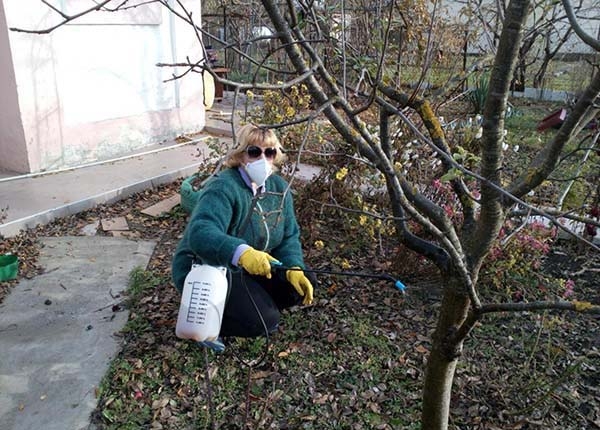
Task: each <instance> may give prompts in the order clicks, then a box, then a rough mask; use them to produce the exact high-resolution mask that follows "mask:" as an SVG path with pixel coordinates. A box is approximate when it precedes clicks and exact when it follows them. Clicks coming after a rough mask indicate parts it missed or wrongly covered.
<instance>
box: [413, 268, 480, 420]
mask: <svg viewBox="0 0 600 430" xmlns="http://www.w3.org/2000/svg"><path fill="white" fill-rule="evenodd" d="M458 284H459V281H458V280H456V279H452V278H450V279H448V282H447V283H446V284H445V285H446V286H445V288H444V297H443V299H442V306H441V307H440V315H439V318H438V324H437V327H436V330H435V333H434V334H433V342H432V348H431V353H430V355H429V359H428V360H427V370H426V373H425V383H424V387H423V410H422V417H421V428H422V429H427V430H446V429H447V428H448V416H449V414H450V398H451V394H452V382H453V380H454V372H455V370H456V364H457V362H458V356H459V355H460V353H461V351H462V343H463V339H458V340H455V338H454V335H455V334H456V331H457V329H458V327H459V326H460V325H461V324H462V323H463V322H464V320H465V319H466V317H467V313H468V311H469V306H470V300H469V297H468V295H467V294H466V292H465V293H461V292H460V290H461V289H460V286H459V285H458Z"/></svg>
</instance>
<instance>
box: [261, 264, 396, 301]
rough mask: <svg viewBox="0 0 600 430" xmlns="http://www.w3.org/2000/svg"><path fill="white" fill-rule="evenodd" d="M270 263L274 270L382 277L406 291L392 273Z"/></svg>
mask: <svg viewBox="0 0 600 430" xmlns="http://www.w3.org/2000/svg"><path fill="white" fill-rule="evenodd" d="M271 265H272V266H273V269H274V270H300V271H302V272H308V273H322V274H327V275H339V276H355V277H358V278H373V279H382V280H386V281H391V282H393V283H394V287H395V288H396V289H397V290H398V291H400V292H401V293H402V294H404V293H405V292H406V285H404V284H403V283H402V282H401V281H400V280H399V279H396V278H394V277H393V276H392V275H389V274H387V273H381V274H378V273H361V272H340V271H336V270H326V269H300V268H299V267H286V266H283V265H282V264H281V263H280V262H279V261H272V262H271Z"/></svg>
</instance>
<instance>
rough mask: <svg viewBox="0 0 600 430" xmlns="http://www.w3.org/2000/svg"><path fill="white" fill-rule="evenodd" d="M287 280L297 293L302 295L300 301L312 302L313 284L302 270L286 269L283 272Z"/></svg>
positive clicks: (306, 303)
mask: <svg viewBox="0 0 600 430" xmlns="http://www.w3.org/2000/svg"><path fill="white" fill-rule="evenodd" d="M285 277H286V278H287V280H288V282H289V283H290V284H292V285H293V286H294V288H295V289H296V291H297V292H298V294H300V295H301V296H302V297H304V300H302V303H303V304H305V305H310V304H311V303H312V302H313V286H312V284H311V283H310V281H309V280H308V278H307V277H306V276H305V275H304V272H303V271H302V270H288V271H287V272H286V274H285Z"/></svg>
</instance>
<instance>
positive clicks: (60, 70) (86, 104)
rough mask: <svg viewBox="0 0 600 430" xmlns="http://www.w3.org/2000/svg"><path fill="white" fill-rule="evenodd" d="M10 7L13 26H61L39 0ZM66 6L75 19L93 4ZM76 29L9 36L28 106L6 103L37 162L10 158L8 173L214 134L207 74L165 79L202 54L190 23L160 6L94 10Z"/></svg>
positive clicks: (14, 1) (1, 146)
mask: <svg viewBox="0 0 600 430" xmlns="http://www.w3.org/2000/svg"><path fill="white" fill-rule="evenodd" d="M3 2H4V9H5V12H6V22H7V25H8V27H19V28H25V29H42V28H47V27H50V26H52V25H55V24H56V23H58V22H59V16H58V15H57V14H56V13H55V12H53V11H52V10H50V9H48V8H46V7H45V6H44V5H43V4H42V3H41V2H39V1H35V0H3ZM183 3H184V4H186V5H187V6H188V7H189V8H190V10H192V11H193V16H194V17H198V16H199V15H200V13H199V12H200V11H199V10H198V8H199V4H200V2H198V1H190V0H187V1H184V2H183ZM59 4H60V5H61V7H62V8H63V9H62V10H63V11H65V12H66V13H74V12H78V11H80V10H81V8H82V7H83V6H81V5H82V4H83V5H88V6H85V7H89V4H90V3H87V2H85V3H84V2H80V1H77V0H63V2H62V3H59ZM1 22H2V21H0V26H1ZM74 22H75V24H69V25H64V26H62V27H60V28H58V29H56V30H54V31H53V32H51V33H50V34H44V35H38V34H27V33H21V32H14V31H9V32H8V37H9V42H10V50H11V52H12V63H13V65H14V75H15V78H16V79H14V81H15V82H16V91H15V90H14V89H13V93H15V92H16V93H17V94H18V102H17V103H15V100H12V101H11V100H5V99H4V97H3V98H2V100H0V103H1V104H2V105H9V106H8V110H9V111H10V110H11V109H13V110H16V111H18V112H19V114H20V119H21V123H22V127H21V128H22V130H23V134H24V139H23V141H22V142H21V143H20V144H18V143H17V144H16V146H20V147H21V150H20V151H18V152H19V153H22V152H25V153H26V154H27V163H23V162H20V163H19V162H18V157H16V156H15V157H11V158H10V159H8V158H5V157H4V156H2V157H0V168H4V169H8V170H13V171H16V172H37V171H42V170H50V169H54V168H60V167H67V166H74V165H77V164H81V163H85V162H90V161H96V160H102V159H108V158H112V157H115V156H118V155H121V154H124V153H127V152H131V151H133V150H137V149H141V148H143V147H145V146H149V145H152V144H155V143H158V142H161V141H164V140H169V139H173V138H174V137H176V136H178V135H181V134H182V133H190V132H196V131H200V130H201V129H202V128H203V127H204V124H205V116H204V106H203V104H202V79H201V75H200V74H197V73H190V74H187V75H186V76H185V77H184V78H182V79H179V80H175V81H169V82H165V81H167V80H169V79H170V78H171V77H172V75H173V74H179V73H183V72H184V70H183V69H173V68H169V67H157V66H156V64H157V63H175V62H184V61H185V59H186V57H189V58H190V59H191V60H196V61H197V60H198V59H199V58H200V57H201V55H200V52H201V47H200V45H199V44H198V41H197V37H196V34H195V32H194V30H193V29H192V28H191V27H190V26H189V25H188V24H186V23H185V22H183V21H182V20H180V19H178V18H176V17H174V16H173V15H172V14H170V13H169V11H168V10H167V9H166V8H164V7H162V6H161V5H159V4H150V5H146V6H143V7H137V8H135V9H131V10H129V11H126V12H122V11H121V12H115V13H110V12H93V13H92V14H90V15H88V16H86V17H84V18H83V19H82V20H78V21H74ZM0 33H1V32H0ZM1 49H2V39H1V36H0V50H1ZM0 52H2V51H0ZM1 73H3V72H1ZM8 86H9V87H10V83H9V84H8ZM15 105H17V106H18V107H15ZM4 107H5V106H2V109H0V110H4ZM0 121H2V118H0ZM4 135H5V131H4V129H2V130H0V151H1V152H2V154H4V153H5V150H6V149H7V146H8V144H6V143H5V140H4V137H5V136H4ZM17 140H18V139H17ZM6 142H8V140H7V141H6ZM12 145H14V142H13V143H12ZM23 147H24V149H23Z"/></svg>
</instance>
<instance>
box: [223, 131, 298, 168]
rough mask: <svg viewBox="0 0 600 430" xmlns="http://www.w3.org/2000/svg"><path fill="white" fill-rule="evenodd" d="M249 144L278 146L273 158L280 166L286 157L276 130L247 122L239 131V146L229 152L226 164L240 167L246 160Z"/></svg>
mask: <svg viewBox="0 0 600 430" xmlns="http://www.w3.org/2000/svg"><path fill="white" fill-rule="evenodd" d="M249 146H261V147H272V148H277V154H276V155H275V158H274V159H273V165H274V166H280V165H281V164H282V163H283V162H284V161H285V159H286V157H285V154H284V153H283V147H282V146H281V143H280V142H279V139H278V138H277V135H276V134H275V132H274V131H273V130H271V129H269V128H262V127H257V126H256V125H254V124H246V125H244V126H242V127H241V128H240V129H239V130H238V132H237V146H236V147H235V149H234V150H233V151H231V152H230V153H229V156H228V157H227V160H225V163H224V164H225V166H227V167H239V166H241V165H242V163H243V161H244V154H245V153H246V149H247V148H248V147H249Z"/></svg>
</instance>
